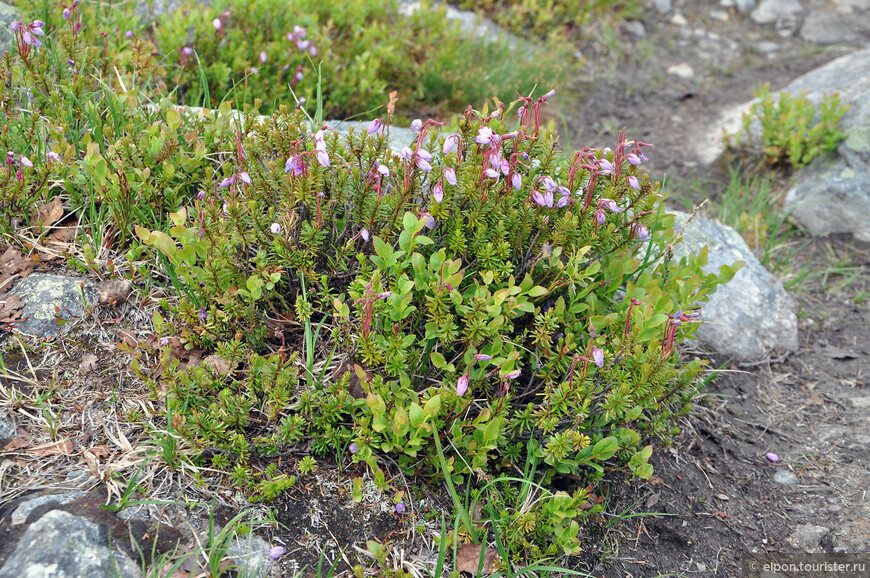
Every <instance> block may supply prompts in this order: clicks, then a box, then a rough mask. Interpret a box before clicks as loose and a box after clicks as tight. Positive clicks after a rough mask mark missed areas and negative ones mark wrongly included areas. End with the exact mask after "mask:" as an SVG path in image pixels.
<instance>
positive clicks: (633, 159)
mask: <svg viewBox="0 0 870 578" xmlns="http://www.w3.org/2000/svg"><path fill="white" fill-rule="evenodd" d="M625 158H626V159H628V162H629V163H631V164H633V165H634V166H637V165H639V164H640V157H639V156H637V155H636V154H634V153H628V154H627V155H625Z"/></svg>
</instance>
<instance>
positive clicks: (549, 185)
mask: <svg viewBox="0 0 870 578" xmlns="http://www.w3.org/2000/svg"><path fill="white" fill-rule="evenodd" d="M541 183H542V184H543V185H544V188H545V189H547V190H548V191H555V190H556V181H554V180H553V178H552V177H544V178H543V179H541Z"/></svg>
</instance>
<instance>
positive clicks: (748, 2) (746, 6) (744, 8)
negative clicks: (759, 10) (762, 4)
mask: <svg viewBox="0 0 870 578" xmlns="http://www.w3.org/2000/svg"><path fill="white" fill-rule="evenodd" d="M753 8H755V0H737V11H738V12H740V13H741V14H748V13H750V12H752V9H753Z"/></svg>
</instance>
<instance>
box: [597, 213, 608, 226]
mask: <svg viewBox="0 0 870 578" xmlns="http://www.w3.org/2000/svg"><path fill="white" fill-rule="evenodd" d="M595 221H596V222H597V223H598V224H599V225H603V224H604V223H606V222H607V213H605V212H604V209H596V210H595Z"/></svg>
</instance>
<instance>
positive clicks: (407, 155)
mask: <svg viewBox="0 0 870 578" xmlns="http://www.w3.org/2000/svg"><path fill="white" fill-rule="evenodd" d="M399 155H400V156H401V157H402V158H403V159H405V160H408V159H410V158H411V157H412V156H414V152H413V151H412V150H411V149H410V148H409V147H402V150H401V152H399Z"/></svg>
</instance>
